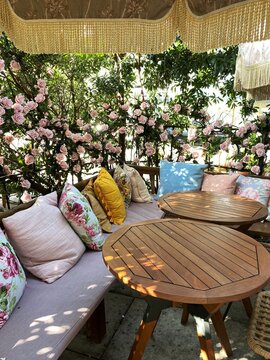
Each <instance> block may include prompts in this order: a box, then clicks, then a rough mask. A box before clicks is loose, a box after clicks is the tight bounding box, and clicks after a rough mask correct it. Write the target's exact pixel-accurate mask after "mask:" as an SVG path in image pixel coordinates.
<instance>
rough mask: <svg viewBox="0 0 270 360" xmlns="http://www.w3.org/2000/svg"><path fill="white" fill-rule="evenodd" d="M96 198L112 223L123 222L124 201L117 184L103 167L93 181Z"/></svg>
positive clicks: (124, 214)
mask: <svg viewBox="0 0 270 360" xmlns="http://www.w3.org/2000/svg"><path fill="white" fill-rule="evenodd" d="M94 191H95V195H96V197H97V199H98V200H99V202H100V204H101V205H102V207H103V209H104V210H105V212H106V214H107V217H108V219H109V220H110V222H111V223H113V224H118V225H121V224H123V222H124V220H125V217H126V209H125V205H124V201H123V198H122V195H121V193H120V190H119V189H118V186H117V185H116V183H115V181H114V180H113V178H112V176H111V175H110V174H109V173H108V171H107V170H106V169H105V168H101V170H100V172H99V174H98V176H97V178H96V180H95V182H94Z"/></svg>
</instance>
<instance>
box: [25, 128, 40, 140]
mask: <svg viewBox="0 0 270 360" xmlns="http://www.w3.org/2000/svg"><path fill="white" fill-rule="evenodd" d="M26 134H27V135H28V136H29V137H30V138H31V139H33V140H36V139H38V138H39V133H38V132H37V131H36V130H28V131H27V132H26Z"/></svg>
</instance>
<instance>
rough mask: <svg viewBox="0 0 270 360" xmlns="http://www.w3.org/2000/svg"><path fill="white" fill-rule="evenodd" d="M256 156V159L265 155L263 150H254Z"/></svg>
mask: <svg viewBox="0 0 270 360" xmlns="http://www.w3.org/2000/svg"><path fill="white" fill-rule="evenodd" d="M256 154H257V156H258V157H262V156H264V155H265V150H264V149H262V148H258V149H256Z"/></svg>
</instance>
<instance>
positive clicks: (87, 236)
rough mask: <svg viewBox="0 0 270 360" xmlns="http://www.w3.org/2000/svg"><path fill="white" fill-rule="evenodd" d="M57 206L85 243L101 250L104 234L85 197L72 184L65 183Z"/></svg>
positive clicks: (90, 247)
mask: <svg viewBox="0 0 270 360" xmlns="http://www.w3.org/2000/svg"><path fill="white" fill-rule="evenodd" d="M58 206H59V208H60V210H61V212H62V214H63V215H64V217H65V218H66V219H67V221H68V222H69V224H70V226H71V227H72V228H73V230H74V231H75V232H76V233H77V234H78V235H79V237H80V239H81V240H82V241H83V242H84V243H85V245H86V246H87V247H88V248H89V249H91V250H101V249H102V245H103V243H104V236H103V234H102V230H101V227H100V224H99V221H98V219H97V217H96V215H95V214H94V212H93V210H92V209H91V207H90V205H89V202H88V201H87V199H86V197H85V196H83V195H82V194H81V193H80V191H79V190H78V189H76V188H75V187H74V186H73V185H71V184H69V183H66V184H65V185H64V188H63V191H62V194H61V196H60V199H59V204H58Z"/></svg>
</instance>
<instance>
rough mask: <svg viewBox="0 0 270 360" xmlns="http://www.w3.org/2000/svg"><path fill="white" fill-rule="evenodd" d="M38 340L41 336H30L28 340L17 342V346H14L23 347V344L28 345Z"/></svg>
mask: <svg viewBox="0 0 270 360" xmlns="http://www.w3.org/2000/svg"><path fill="white" fill-rule="evenodd" d="M38 338H39V335H33V336H29V337H28V338H26V339H20V340H19V341H17V342H16V344H15V345H14V347H17V346H20V345H23V344H25V343H28V342H31V341H34V340H36V339H38Z"/></svg>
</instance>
